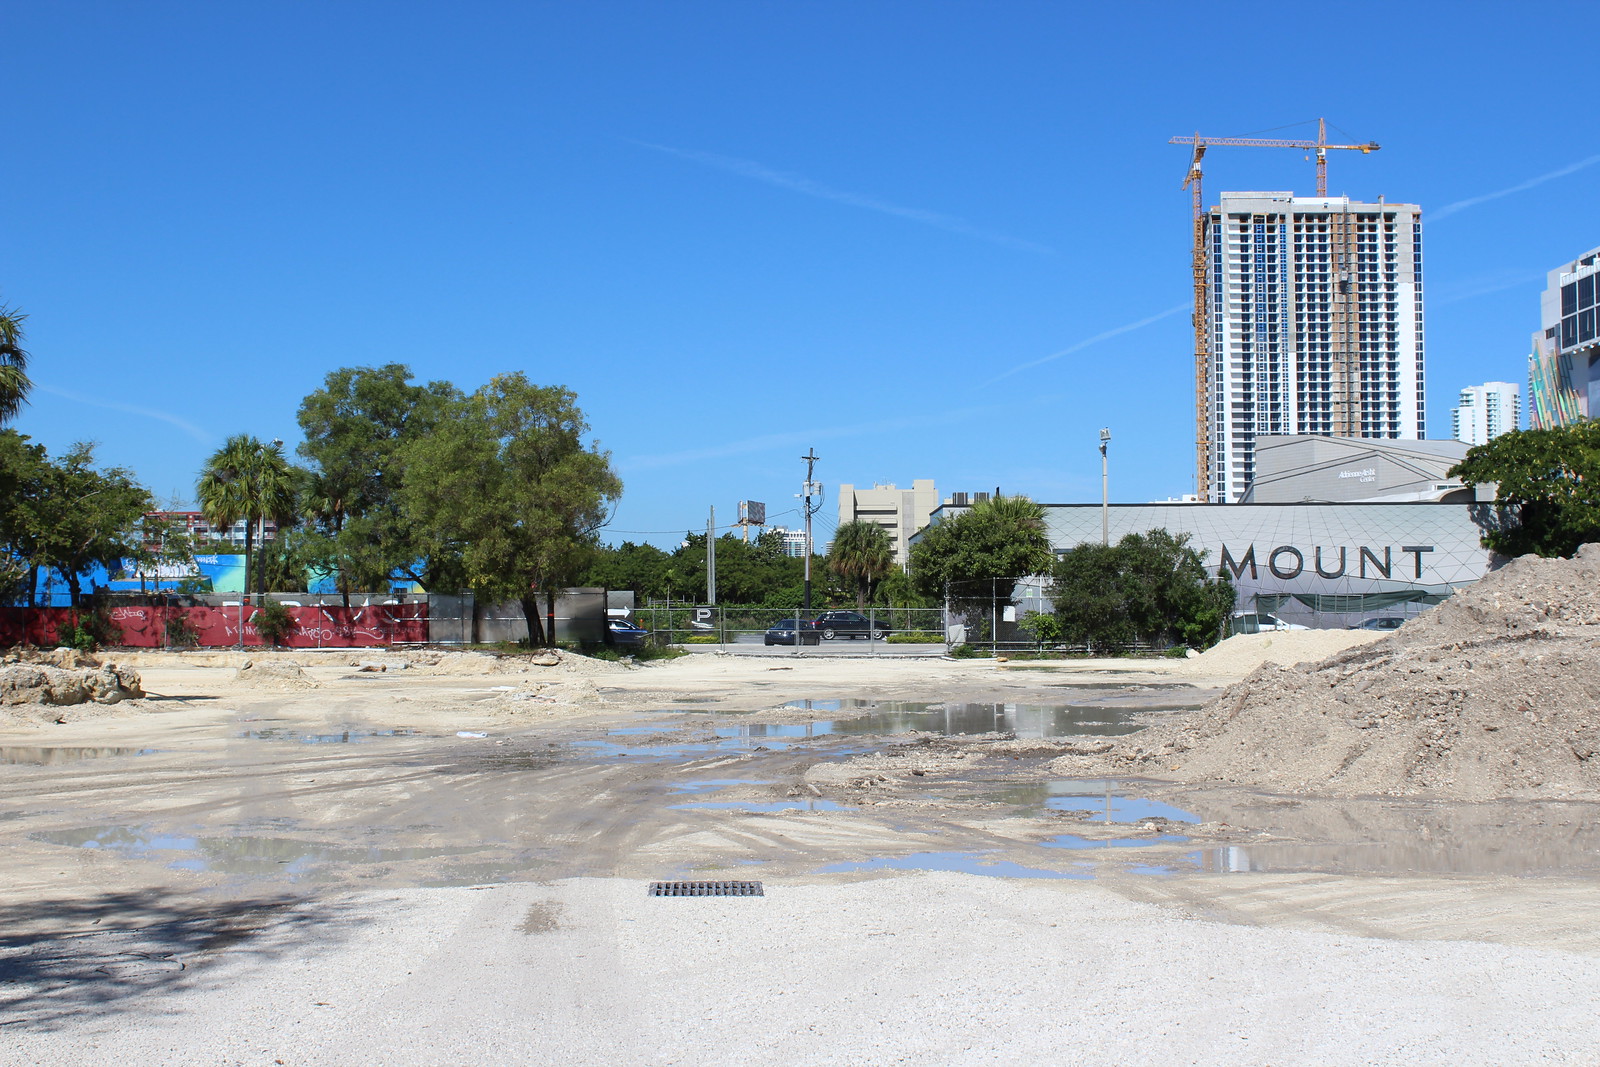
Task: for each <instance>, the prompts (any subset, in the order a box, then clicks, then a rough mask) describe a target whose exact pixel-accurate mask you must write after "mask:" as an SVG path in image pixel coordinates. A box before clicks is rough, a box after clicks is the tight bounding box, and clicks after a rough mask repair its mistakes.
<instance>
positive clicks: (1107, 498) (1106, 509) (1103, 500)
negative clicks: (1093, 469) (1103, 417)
mask: <svg viewBox="0 0 1600 1067" xmlns="http://www.w3.org/2000/svg"><path fill="white" fill-rule="evenodd" d="M1110 443H1111V431H1110V430H1108V429H1106V428H1104V427H1101V429H1100V543H1101V544H1102V545H1109V544H1111V473H1110V468H1109V467H1108V465H1107V464H1106V446H1107V445H1109V444H1110Z"/></svg>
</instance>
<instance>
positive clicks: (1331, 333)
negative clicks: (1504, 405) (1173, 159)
mask: <svg viewBox="0 0 1600 1067" xmlns="http://www.w3.org/2000/svg"><path fill="white" fill-rule="evenodd" d="M1206 223H1207V228H1206V240H1207V248H1208V262H1207V270H1208V271H1209V281H1210V284H1209V299H1210V302H1211V306H1210V308H1209V309H1208V310H1209V324H1208V329H1209V335H1210V336H1209V348H1210V359H1209V364H1210V365H1209V368H1208V370H1209V381H1208V382H1207V383H1206V387H1205V388H1206V393H1207V398H1208V405H1207V406H1208V408H1209V414H1208V417H1207V425H1208V433H1209V437H1210V442H1209V447H1210V455H1209V462H1208V464H1207V466H1208V468H1209V470H1210V482H1211V484H1210V486H1209V489H1210V492H1209V498H1210V499H1211V500H1213V501H1217V502H1224V503H1234V502H1237V501H1238V500H1239V498H1240V497H1241V496H1242V495H1243V494H1244V491H1245V489H1246V487H1247V486H1248V485H1249V484H1250V480H1251V478H1252V477H1253V476H1254V474H1255V462H1254V460H1255V452H1254V444H1255V439H1256V437H1257V436H1264V435H1284V434H1290V435H1293V434H1322V435H1327V436H1334V437H1370V438H1385V439H1389V440H1421V439H1423V438H1424V437H1425V436H1426V411H1425V407H1424V399H1423V387H1424V371H1423V344H1422V337H1423V330H1422V215H1421V209H1420V208H1419V207H1417V206H1416V205H1414V204H1389V203H1384V202H1382V201H1381V200H1380V202H1378V203H1376V204H1367V203H1359V202H1356V201H1352V200H1350V199H1349V198H1348V197H1339V196H1315V197H1310V196H1295V195H1294V194H1293V193H1287V192H1234V193H1223V194H1222V197H1221V201H1220V204H1219V206H1217V207H1214V208H1212V209H1211V211H1210V213H1209V215H1208V216H1207V219H1206Z"/></svg>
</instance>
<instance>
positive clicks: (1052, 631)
mask: <svg viewBox="0 0 1600 1067" xmlns="http://www.w3.org/2000/svg"><path fill="white" fill-rule="evenodd" d="M1017 629H1019V630H1021V631H1022V632H1023V633H1025V634H1028V635H1030V636H1031V637H1032V638H1033V643H1034V646H1035V647H1036V648H1037V649H1038V650H1039V651H1041V652H1042V651H1043V650H1044V646H1045V645H1054V644H1056V643H1057V642H1058V641H1060V640H1061V621H1060V620H1059V619H1057V618H1056V617H1055V616H1054V615H1051V614H1046V613H1041V612H1037V611H1030V612H1028V613H1027V614H1026V615H1024V616H1023V617H1022V621H1021V622H1019V623H1017Z"/></svg>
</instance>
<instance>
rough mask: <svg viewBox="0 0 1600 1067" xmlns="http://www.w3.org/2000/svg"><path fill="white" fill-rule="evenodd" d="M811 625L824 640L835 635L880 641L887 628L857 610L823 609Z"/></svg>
mask: <svg viewBox="0 0 1600 1067" xmlns="http://www.w3.org/2000/svg"><path fill="white" fill-rule="evenodd" d="M811 625H812V626H813V627H815V628H816V629H817V630H818V631H819V632H821V634H822V639H823V640H824V641H832V640H833V639H834V638H835V637H867V636H869V635H870V636H871V638H872V639H873V640H874V641H882V640H883V636H884V634H887V633H888V632H889V628H888V627H887V626H885V625H883V623H881V622H873V621H872V620H871V619H869V618H867V617H866V616H865V615H863V614H861V613H860V612H859V611H824V612H823V613H822V614H821V615H818V616H817V617H816V618H815V619H813V620H812V621H811Z"/></svg>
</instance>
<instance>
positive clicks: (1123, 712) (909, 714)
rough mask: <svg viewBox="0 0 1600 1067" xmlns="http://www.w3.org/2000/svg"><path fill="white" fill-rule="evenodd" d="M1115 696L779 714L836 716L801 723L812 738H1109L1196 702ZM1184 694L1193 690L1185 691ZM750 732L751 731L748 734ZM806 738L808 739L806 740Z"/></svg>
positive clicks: (821, 704) (830, 706) (798, 705)
mask: <svg viewBox="0 0 1600 1067" xmlns="http://www.w3.org/2000/svg"><path fill="white" fill-rule="evenodd" d="M1115 692H1116V693H1117V694H1118V695H1117V696H1116V697H1112V696H1111V695H1110V693H1109V692H1108V693H1105V694H1102V698H1101V699H1099V700H1095V699H1093V698H1091V697H1084V698H1081V699H1079V700H1076V701H1063V702H1062V703H1059V704H1054V703H1052V704H1023V703H998V702H997V703H984V702H976V703H963V702H955V701H912V700H854V699H844V700H796V701H791V702H789V703H788V704H785V705H784V710H785V711H802V712H818V713H823V714H826V713H828V712H834V713H842V714H840V715H839V717H838V718H823V717H820V716H819V718H817V719H816V720H815V721H813V722H811V723H808V724H806V727H807V729H809V730H810V731H812V733H813V734H822V733H835V734H842V735H872V736H883V735H888V734H905V733H934V734H942V735H944V736H947V737H956V736H963V735H971V734H990V733H1010V734H1014V735H1016V736H1017V737H1022V738H1046V737H1072V736H1075V735H1079V734H1098V735H1103V736H1112V735H1117V734H1128V733H1132V732H1133V731H1135V730H1142V729H1144V728H1145V727H1146V726H1148V725H1150V718H1149V713H1151V712H1159V711H1188V710H1192V709H1194V708H1197V707H1199V706H1200V704H1201V703H1203V701H1202V700H1199V699H1193V700H1186V699H1183V697H1184V694H1182V693H1181V692H1180V691H1178V690H1174V691H1171V692H1163V693H1161V694H1159V696H1158V695H1156V694H1153V693H1152V694H1143V693H1141V694H1137V695H1136V694H1131V693H1129V692H1127V689H1126V687H1118V688H1117V689H1116V690H1115ZM1189 692H1190V693H1192V692H1193V690H1190V691H1189ZM753 728H754V727H752V729H753ZM808 736H809V735H808Z"/></svg>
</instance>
